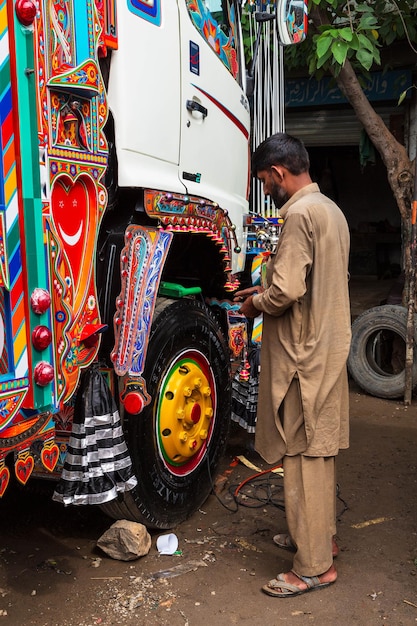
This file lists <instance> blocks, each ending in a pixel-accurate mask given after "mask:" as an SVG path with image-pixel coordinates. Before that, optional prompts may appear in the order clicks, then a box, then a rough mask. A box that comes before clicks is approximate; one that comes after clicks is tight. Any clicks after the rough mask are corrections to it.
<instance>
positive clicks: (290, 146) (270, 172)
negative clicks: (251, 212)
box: [252, 133, 311, 207]
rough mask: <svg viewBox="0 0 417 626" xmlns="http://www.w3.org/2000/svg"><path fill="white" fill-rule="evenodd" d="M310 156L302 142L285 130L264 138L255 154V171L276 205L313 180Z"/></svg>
mask: <svg viewBox="0 0 417 626" xmlns="http://www.w3.org/2000/svg"><path fill="white" fill-rule="evenodd" d="M309 168H310V159H309V157H308V152H307V150H306V149H305V147H304V144H303V142H302V141H300V140H299V139H297V138H296V137H292V136H291V135H287V134H286V133H277V134H275V135H271V137H268V139H265V141H263V142H262V143H261V144H260V145H259V146H258V147H257V149H256V150H255V152H254V153H253V156H252V173H253V175H254V176H257V177H258V178H259V180H261V181H262V183H263V186H264V193H265V195H270V196H271V198H272V199H273V200H274V202H275V204H276V206H277V207H280V206H282V205H283V204H284V203H285V202H286V201H287V200H288V198H290V197H291V196H292V195H293V194H294V193H295V192H296V191H297V190H298V189H300V188H301V187H304V186H305V185H306V184H309V183H310V182H311V179H310V175H309Z"/></svg>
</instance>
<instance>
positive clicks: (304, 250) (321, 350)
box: [253, 183, 351, 463]
mask: <svg viewBox="0 0 417 626" xmlns="http://www.w3.org/2000/svg"><path fill="white" fill-rule="evenodd" d="M280 214H281V216H282V217H283V219H284V224H283V227H282V230H281V234H280V237H279V241H278V245H277V248H276V252H275V254H273V255H271V257H270V259H269V261H268V267H267V281H268V285H269V286H268V287H267V289H266V290H265V291H264V292H263V293H261V294H257V295H255V296H254V298H253V304H254V305H255V307H256V308H258V309H260V310H261V311H263V331H262V347H261V375H260V382H259V397H258V412H257V423H256V433H255V447H256V450H257V451H258V452H259V453H260V454H261V456H262V457H263V458H264V459H265V460H266V461H267V462H268V463H276V462H277V461H279V460H280V459H281V458H282V457H283V456H284V455H285V454H286V452H287V442H286V437H285V433H284V430H283V426H282V423H281V420H280V416H279V408H280V406H281V404H282V403H283V400H284V398H285V397H286V394H287V391H288V389H289V386H290V384H291V381H292V380H293V379H294V378H297V377H298V380H299V388H300V393H301V401H302V407H303V413H304V426H305V434H306V438H305V441H306V448H305V449H304V450H300V451H298V453H300V454H304V455H306V456H313V457H315V456H334V455H336V454H337V453H338V451H339V449H340V448H347V447H348V445H349V396H348V380H347V369H346V361H347V357H348V353H349V347H350V339H351V319H350V304H349V290H348V260H349V229H348V226H347V223H346V219H345V217H344V215H343V213H342V211H341V210H340V209H339V207H338V206H337V205H336V204H335V203H334V202H333V201H332V200H330V199H329V198H327V197H326V196H324V195H323V194H321V193H320V190H319V187H318V185H316V184H315V183H311V184H309V185H307V186H305V187H303V188H302V189H300V190H299V191H297V192H296V193H295V194H294V195H293V196H292V197H291V198H290V199H289V200H288V202H287V203H286V204H285V205H284V206H283V207H282V208H281V210H280ZM288 404H290V406H289V407H288ZM285 411H286V418H285V419H288V417H287V416H288V411H289V412H290V413H291V403H288V398H287V399H286V402H285ZM297 417H298V415H297V416H296V415H295V416H294V418H297Z"/></svg>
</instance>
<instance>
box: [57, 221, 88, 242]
mask: <svg viewBox="0 0 417 626" xmlns="http://www.w3.org/2000/svg"><path fill="white" fill-rule="evenodd" d="M83 227H84V221H82V222H81V223H80V227H79V229H78V230H77V232H76V233H75V235H68V233H66V232H65V230H64V229H63V228H62V226H59V233H60V235H61V237H62V239H63V240H64V241H65V243H66V244H67V245H68V246H75V245H76V244H77V243H78V242H79V241H80V238H81V234H82V232H83Z"/></svg>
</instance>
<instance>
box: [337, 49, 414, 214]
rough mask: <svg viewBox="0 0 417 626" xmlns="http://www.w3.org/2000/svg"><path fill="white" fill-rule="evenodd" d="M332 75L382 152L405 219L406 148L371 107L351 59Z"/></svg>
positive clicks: (409, 177) (408, 194)
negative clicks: (338, 71) (335, 74)
mask: <svg viewBox="0 0 417 626" xmlns="http://www.w3.org/2000/svg"><path fill="white" fill-rule="evenodd" d="M335 78H336V81H337V84H338V86H339V89H340V90H341V91H342V93H343V94H344V96H345V97H346V98H347V100H348V101H349V103H350V104H351V106H352V107H353V109H354V111H355V114H356V116H357V118H358V119H359V121H360V122H361V124H362V126H363V127H364V129H365V131H366V133H367V135H368V137H369V139H370V140H371V141H372V143H373V145H374V146H375V148H376V149H377V150H378V152H379V154H380V155H381V158H382V160H383V162H384V165H385V167H386V168H387V175H388V182H389V184H390V187H391V189H392V192H393V194H394V197H395V200H396V202H397V205H398V208H399V210H400V214H401V217H402V219H403V220H404V221H407V220H408V219H409V218H410V209H411V201H412V183H413V173H412V163H411V161H410V159H409V158H408V155H407V151H406V149H405V148H404V146H403V145H401V144H400V143H399V142H398V141H397V140H396V139H395V137H394V135H393V134H392V133H391V132H390V131H389V129H388V128H387V127H386V126H385V124H384V122H383V120H382V118H381V117H380V116H379V115H378V114H377V113H376V112H375V110H374V109H373V107H372V105H371V103H370V102H369V100H368V98H367V97H366V96H365V94H364V92H363V90H362V87H361V85H360V83H359V81H358V77H357V76H356V74H355V72H354V70H353V68H352V65H351V64H350V61H348V60H346V61H345V64H344V66H343V67H342V69H341V70H340V73H339V74H338V76H336V77H335Z"/></svg>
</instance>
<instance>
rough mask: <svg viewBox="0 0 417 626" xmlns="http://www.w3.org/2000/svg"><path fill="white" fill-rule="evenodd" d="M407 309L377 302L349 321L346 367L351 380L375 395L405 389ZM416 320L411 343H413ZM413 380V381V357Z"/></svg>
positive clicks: (399, 392)
mask: <svg viewBox="0 0 417 626" xmlns="http://www.w3.org/2000/svg"><path fill="white" fill-rule="evenodd" d="M406 328H407V310H406V309H405V308H404V307H402V306H397V305H383V306H377V307H374V308H372V309H369V310H368V311H365V313H362V314H361V315H359V317H358V318H357V319H356V320H355V321H354V322H353V324H352V343H351V348H350V353H349V358H348V369H349V372H350V374H351V376H352V378H353V379H354V381H355V382H356V383H357V384H358V385H359V387H361V388H362V389H363V390H364V391H366V392H367V393H369V394H371V395H373V396H376V397H378V398H399V397H400V396H402V395H403V394H404V390H405V339H406ZM416 339H417V324H416V327H415V331H414V345H415V346H417V341H416ZM413 381H417V358H416V356H415V357H414V363H413Z"/></svg>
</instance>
